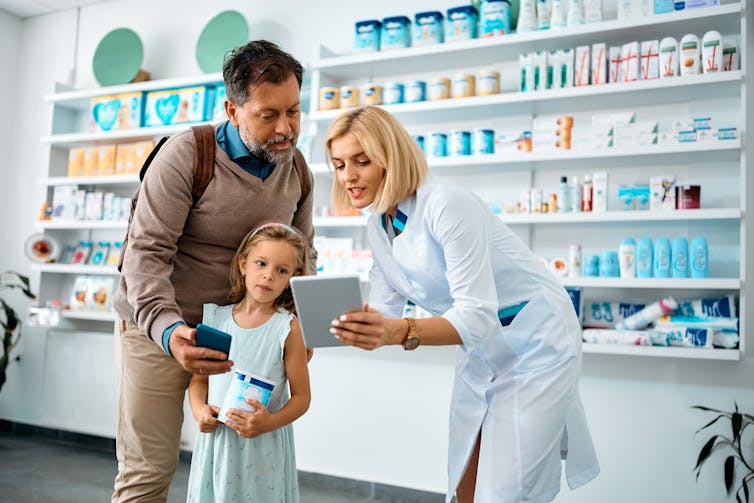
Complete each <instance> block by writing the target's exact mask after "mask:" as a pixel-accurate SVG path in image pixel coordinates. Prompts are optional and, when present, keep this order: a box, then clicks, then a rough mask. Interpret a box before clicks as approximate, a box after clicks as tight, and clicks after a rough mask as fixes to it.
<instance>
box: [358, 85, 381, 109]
mask: <svg viewBox="0 0 754 503" xmlns="http://www.w3.org/2000/svg"><path fill="white" fill-rule="evenodd" d="M362 89H363V91H364V106H365V107H368V106H369V105H382V86H380V85H378V84H365V85H364V87H363V88H362Z"/></svg>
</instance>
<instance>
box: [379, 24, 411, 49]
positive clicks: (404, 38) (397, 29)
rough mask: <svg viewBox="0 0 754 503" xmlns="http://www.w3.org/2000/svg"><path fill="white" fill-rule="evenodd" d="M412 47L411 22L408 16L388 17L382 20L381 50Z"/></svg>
mask: <svg viewBox="0 0 754 503" xmlns="http://www.w3.org/2000/svg"><path fill="white" fill-rule="evenodd" d="M405 47H411V21H410V20H409V19H408V18H407V17H406V16H393V17H386V18H385V19H383V20H382V30H381V31H380V48H381V49H382V50H383V51H387V50H390V49H403V48H405Z"/></svg>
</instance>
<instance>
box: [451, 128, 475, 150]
mask: <svg viewBox="0 0 754 503" xmlns="http://www.w3.org/2000/svg"><path fill="white" fill-rule="evenodd" d="M449 153H450V155H455V156H458V155H471V132H469V131H463V130H461V129H454V130H452V131H451V132H450V152H449Z"/></svg>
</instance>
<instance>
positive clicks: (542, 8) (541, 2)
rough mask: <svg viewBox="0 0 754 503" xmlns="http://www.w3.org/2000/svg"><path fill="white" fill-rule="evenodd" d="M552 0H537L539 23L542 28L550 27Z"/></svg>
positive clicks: (547, 28)
mask: <svg viewBox="0 0 754 503" xmlns="http://www.w3.org/2000/svg"><path fill="white" fill-rule="evenodd" d="M551 12H552V0H537V25H538V27H539V29H540V30H549V29H550V13H551Z"/></svg>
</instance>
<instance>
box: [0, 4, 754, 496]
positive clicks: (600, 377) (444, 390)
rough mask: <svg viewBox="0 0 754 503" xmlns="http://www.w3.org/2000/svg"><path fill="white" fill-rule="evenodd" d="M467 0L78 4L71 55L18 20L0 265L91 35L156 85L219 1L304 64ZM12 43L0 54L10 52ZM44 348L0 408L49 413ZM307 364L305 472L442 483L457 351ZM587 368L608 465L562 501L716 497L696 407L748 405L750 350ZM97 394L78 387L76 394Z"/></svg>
mask: <svg viewBox="0 0 754 503" xmlns="http://www.w3.org/2000/svg"><path fill="white" fill-rule="evenodd" d="M458 3H461V2H458V1H457V0H449V1H448V0H443V1H440V0H432V1H429V0H421V1H416V2H412V3H411V6H410V8H409V7H407V4H406V2H402V1H399V0H385V1H383V2H379V3H371V4H369V3H362V2H339V1H335V0H323V1H319V2H309V1H304V0H301V1H295V0H278V1H277V2H261V1H257V2H244V3H240V2H235V1H231V0H224V1H223V0H218V1H215V2H204V1H199V0H185V1H181V2H154V1H146V0H115V1H111V2H106V3H102V4H96V5H92V6H89V7H86V8H84V9H82V11H81V29H80V42H79V49H78V52H77V53H76V54H74V39H73V36H74V33H75V25H76V15H75V11H68V12H64V13H61V14H55V15H50V16H43V17H39V18H34V19H31V20H27V21H24V22H23V23H22V25H21V34H20V40H19V41H18V42H16V43H14V42H13V38H14V37H11V40H10V42H9V44H10V49H8V50H7V53H8V58H9V59H7V60H6V59H4V61H13V58H17V59H16V63H14V64H13V68H15V69H16V75H17V77H18V79H17V83H16V84H14V86H15V87H13V88H9V89H8V92H7V93H4V92H2V93H0V96H7V95H13V96H14V99H12V102H13V106H14V107H15V108H14V109H13V110H14V112H13V117H15V118H16V120H15V122H14V127H13V129H12V134H11V137H12V141H11V142H10V143H9V145H7V146H6V145H2V146H5V147H6V148H8V147H9V151H10V156H9V157H7V158H8V159H9V162H7V163H4V164H2V165H1V166H0V170H2V171H1V173H2V176H3V179H4V180H7V181H8V183H7V184H5V183H3V184H0V201H2V202H0V205H2V206H0V208H1V209H2V210H3V217H0V218H2V220H0V222H2V226H3V227H2V238H1V239H2V243H3V246H2V247H0V264H9V265H10V266H12V267H15V268H18V269H20V270H22V271H26V272H28V271H29V266H28V264H27V263H26V261H25V259H24V258H23V253H22V245H23V242H24V240H25V238H26V237H27V236H28V235H29V234H30V233H31V232H32V226H33V222H34V220H35V219H36V216H37V211H38V207H39V203H40V202H41V200H42V197H43V195H42V191H41V189H39V188H38V186H37V179H38V178H40V177H42V176H44V173H45V166H46V162H47V158H46V149H45V147H43V146H42V145H41V144H40V142H39V138H40V137H42V136H44V135H46V134H48V130H49V115H50V109H49V106H48V105H46V104H44V103H43V101H42V96H43V95H44V94H46V93H49V92H51V91H52V90H53V83H54V82H55V81H65V80H66V79H67V78H68V75H69V71H70V70H71V67H72V65H73V63H72V62H73V61H75V62H76V66H77V68H76V85H77V87H92V86H96V82H95V80H94V78H93V76H92V73H91V67H90V66H91V65H90V61H91V58H92V55H93V53H94V50H95V48H96V45H97V43H98V42H99V40H100V39H101V38H102V37H103V36H104V35H105V34H106V33H107V32H109V31H110V30H112V29H115V28H118V27H124V26H125V27H129V28H132V29H134V30H135V31H136V32H137V33H138V34H139V36H140V37H141V39H142V41H143V43H144V50H145V60H144V64H143V67H144V68H145V69H146V70H148V71H151V72H152V76H153V78H155V79H159V78H168V77H178V76H191V75H196V74H198V73H200V72H199V69H198V67H197V66H196V64H195V62H194V43H195V40H196V38H197V37H198V35H199V32H200V30H201V27H202V26H203V24H204V23H206V21H207V20H208V19H209V18H210V17H211V16H213V15H215V14H216V13H218V12H220V11H222V10H224V9H230V8H233V9H237V10H239V11H241V12H242V13H243V14H244V15H245V16H246V18H247V20H248V22H249V24H250V34H251V35H250V36H251V37H252V38H270V39H272V40H274V41H277V42H279V43H281V44H282V45H283V46H284V47H285V48H286V49H288V50H290V51H291V52H292V53H294V54H295V55H296V56H297V57H298V58H299V59H301V60H302V61H304V62H312V61H314V60H315V59H316V55H317V47H318V45H319V43H322V44H324V45H326V46H328V47H330V48H331V49H333V50H334V51H335V52H347V51H348V50H349V49H350V47H351V44H352V29H353V22H354V21H356V20H359V19H365V18H381V17H384V16H387V15H391V14H396V13H407V14H411V13H413V12H418V11H420V10H429V9H445V8H447V7H449V6H453V5H455V4H458ZM176 13H178V15H176ZM187 14H190V15H187ZM5 23H6V20H5V18H4V17H2V16H0V33H1V34H0V37H5V36H7V35H8V33H12V32H13V29H15V30H18V26H19V25H18V22H17V21H14V20H12V19H10V20H8V21H7V23H8V24H10V25H11V29H10V30H3V29H2V26H3V24H5ZM13 27H15V28H13ZM749 30H751V27H749ZM15 38H16V39H18V38H19V37H18V36H16V37H15ZM3 40H4V39H2V38H0V47H3V49H0V51H4V52H3V53H2V54H3V55H4V54H5V51H6V49H5V45H6V44H4V43H2V42H3ZM5 85H7V84H5V83H4V82H3V83H0V86H5ZM13 89H15V91H14V90H13ZM3 90H4V88H3V87H0V91H3ZM7 106H11V105H10V104H7V103H5V102H3V101H0V111H2V110H3V108H2V107H7ZM3 137H4V136H2V135H0V141H2V138H3ZM6 216H11V217H12V218H10V219H7V217H6ZM747 288H748V289H749V290H748V291H750V292H752V289H751V287H749V286H747ZM750 296H751V294H750ZM749 307H750V309H749V312H750V313H751V312H754V311H752V309H751V306H749ZM748 339H749V340H748V344H749V347H750V348H751V347H754V340H752V339H753V338H752V336H751V335H749V336H748ZM45 341H46V339H45V337H44V334H42V333H38V332H34V331H31V330H27V332H26V336H25V345H24V347H23V348H22V354H23V355H24V359H23V360H22V363H21V365H18V366H16V368H14V369H13V371H12V373H11V375H10V376H9V383H8V384H6V389H4V390H3V392H2V394H0V417H3V418H11V419H14V420H18V421H24V422H29V423H36V422H40V413H39V409H38V407H37V405H36V404H37V402H38V401H39V400H40V399H41V396H42V377H41V376H42V362H43V361H44V360H43V358H44V354H45V346H46V342H45ZM71 343H72V344H76V342H74V341H73V340H72V341H71ZM82 349H83V348H82ZM74 353H75V352H74ZM50 357H54V355H50ZM69 357H71V358H73V357H72V356H69ZM72 363H73V364H74V365H77V364H78V365H83V364H85V363H86V362H72ZM310 369H311V374H312V383H313V401H312V407H311V409H310V411H309V412H308V413H307V415H306V416H304V418H302V419H301V420H300V421H299V422H297V424H296V434H297V438H296V443H297V458H298V459H297V460H298V464H299V467H300V468H301V469H303V470H307V471H314V472H321V473H327V474H333V475H338V476H344V477H352V478H356V479H363V480H373V481H377V482H382V483H388V484H395V485H401V486H407V487H413V488H418V489H425V490H432V491H438V492H442V491H444V490H445V462H446V454H445V449H446V436H447V406H448V401H449V396H450V383H451V379H452V350H451V349H448V348H443V349H434V348H433V349H429V348H422V349H421V350H420V351H417V352H416V353H413V354H410V355H409V354H404V353H403V352H402V351H401V350H398V349H394V348H389V349H385V350H380V351H377V352H374V353H364V352H358V351H349V350H345V351H342V352H336V351H334V350H329V351H328V350H319V351H317V354H316V355H315V358H314V360H313V361H312V363H311V366H310ZM583 374H584V377H583V379H582V394H583V398H584V403H585V407H586V410H587V415H588V418H589V421H590V426H591V428H592V433H593V435H594V440H595V444H596V447H597V450H598V454H599V456H600V459H601V465H602V474H601V475H600V477H599V478H598V479H597V480H595V481H594V482H593V483H591V484H589V485H588V486H586V487H584V488H582V489H580V490H578V491H576V492H574V493H570V492H569V491H568V490H567V489H566V488H564V490H563V493H562V494H561V495H560V496H559V497H558V499H557V501H560V502H571V501H574V502H575V501H579V502H594V503H602V502H605V501H610V502H615V503H620V502H626V503H628V502H631V503H633V502H637V501H642V502H655V501H656V502H664V501H687V502H700V503H702V502H705V503H706V502H709V501H720V500H722V499H723V492H722V475H721V471H720V470H718V469H709V470H708V471H705V473H703V475H702V476H701V477H700V479H699V481H698V483H697V482H695V480H694V474H693V472H692V470H691V469H692V468H693V465H694V463H695V461H696V455H697V453H698V449H699V448H700V447H701V445H702V444H703V441H704V439H705V438H706V437H704V436H702V437H698V436H694V432H695V431H696V430H697V429H698V428H699V427H700V426H702V425H703V424H704V423H705V422H706V421H707V419H708V416H706V415H705V414H702V413H700V412H697V411H692V410H690V409H689V406H691V405H693V404H705V405H709V406H712V407H719V408H724V409H729V408H731V407H732V404H733V401H734V400H735V401H737V402H738V404H739V406H740V407H741V408H742V409H744V410H746V411H748V412H750V413H751V412H754V379H752V376H754V358H752V357H748V358H746V359H745V360H744V361H742V362H734V363H729V362H715V361H682V360H669V359H652V358H645V359H640V358H632V357H617V356H604V355H585V357H584V372H583ZM87 391H90V390H87V389H82V390H80V392H81V394H82V395H83V394H85V393H87ZM188 430H189V431H190V430H191V428H188ZM501 469H505V467H501Z"/></svg>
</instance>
